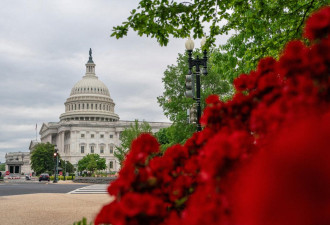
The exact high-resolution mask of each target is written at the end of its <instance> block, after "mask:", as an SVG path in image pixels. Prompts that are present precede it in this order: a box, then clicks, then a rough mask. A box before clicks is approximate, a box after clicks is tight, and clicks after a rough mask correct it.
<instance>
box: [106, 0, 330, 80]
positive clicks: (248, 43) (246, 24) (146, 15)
mask: <svg viewBox="0 0 330 225" xmlns="http://www.w3.org/2000/svg"><path fill="white" fill-rule="evenodd" d="M329 3H330V1H329V0H317V1H316V0H278V1H273V0H254V1H243V0H221V1H219V0H203V1H200V0H191V1H185V2H182V1H167V0H157V1H149V0H140V2H139V5H138V7H137V8H136V9H133V10H132V11H131V13H130V14H131V15H130V16H129V17H128V18H127V21H125V22H123V23H122V25H119V26H116V27H114V28H113V32H112V34H111V36H115V37H116V38H122V37H124V36H126V35H127V33H128V30H129V29H130V28H132V29H133V30H134V31H137V33H138V35H140V36H143V35H146V36H151V37H152V38H156V39H157V41H158V42H159V44H160V45H162V46H163V45H165V46H166V45H167V43H168V42H169V39H170V36H173V37H175V38H186V37H189V36H193V37H194V38H201V37H202V36H203V35H204V33H205V32H206V31H208V30H209V32H208V33H207V34H208V41H207V43H206V45H205V47H206V48H208V47H210V46H211V45H213V44H214V43H215V39H216V37H217V36H219V35H225V34H229V33H230V34H231V38H230V39H229V40H228V41H227V43H226V44H225V45H223V46H221V50H222V51H223V52H222V53H221V54H219V60H221V61H219V64H220V63H221V64H225V65H227V66H228V67H229V68H230V69H229V70H224V71H223V72H225V73H224V74H223V75H224V76H225V77H228V78H229V79H230V80H233V79H234V78H235V77H237V76H238V74H240V73H247V72H249V71H250V70H251V69H254V68H255V66H256V63H257V62H258V60H259V59H260V58H262V57H264V56H273V57H277V56H278V55H279V54H280V51H281V49H282V48H283V45H284V44H285V43H286V42H288V41H289V40H291V39H299V38H300V37H301V32H302V27H303V24H304V21H305V19H306V18H307V17H308V16H309V14H310V13H311V12H312V11H314V10H315V9H318V8H319V7H321V6H323V5H326V4H329ZM233 60H234V61H236V63H234V64H233V65H231V64H232V61H233Z"/></svg>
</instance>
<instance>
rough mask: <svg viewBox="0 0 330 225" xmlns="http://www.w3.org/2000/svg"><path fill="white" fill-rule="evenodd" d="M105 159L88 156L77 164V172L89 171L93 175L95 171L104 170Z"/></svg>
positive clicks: (96, 155) (97, 156)
mask: <svg viewBox="0 0 330 225" xmlns="http://www.w3.org/2000/svg"><path fill="white" fill-rule="evenodd" d="M105 162H106V160H105V158H101V157H100V155H98V154H88V155H86V156H84V158H82V159H81V160H79V162H78V171H80V172H81V171H84V170H87V171H90V172H91V173H93V172H94V171H95V170H104V169H106V168H107V166H106V163H105Z"/></svg>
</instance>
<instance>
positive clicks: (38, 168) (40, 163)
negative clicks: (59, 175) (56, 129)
mask: <svg viewBox="0 0 330 225" xmlns="http://www.w3.org/2000/svg"><path fill="white" fill-rule="evenodd" d="M53 154H54V145H52V144H50V143H49V142H47V143H39V144H37V145H36V146H35V147H34V150H33V151H32V153H31V162H30V164H31V168H32V170H34V171H35V172H36V174H37V175H39V174H41V173H49V174H52V173H53V170H54V166H55V160H54V157H53Z"/></svg>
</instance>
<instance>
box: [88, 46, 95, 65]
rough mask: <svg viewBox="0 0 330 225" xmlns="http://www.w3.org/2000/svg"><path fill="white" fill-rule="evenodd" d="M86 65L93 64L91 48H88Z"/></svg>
mask: <svg viewBox="0 0 330 225" xmlns="http://www.w3.org/2000/svg"><path fill="white" fill-rule="evenodd" d="M87 63H94V62H93V57H92V48H89V60H88V62H87Z"/></svg>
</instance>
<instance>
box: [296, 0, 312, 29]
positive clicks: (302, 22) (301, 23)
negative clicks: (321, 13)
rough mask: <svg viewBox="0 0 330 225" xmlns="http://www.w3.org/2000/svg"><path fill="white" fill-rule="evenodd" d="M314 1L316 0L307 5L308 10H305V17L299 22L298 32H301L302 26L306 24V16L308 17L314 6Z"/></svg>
mask: <svg viewBox="0 0 330 225" xmlns="http://www.w3.org/2000/svg"><path fill="white" fill-rule="evenodd" d="M314 1H315V0H312V1H311V3H310V4H309V6H308V7H307V9H306V11H305V13H304V16H303V19H302V21H301V22H300V24H299V26H298V28H297V30H296V34H297V33H298V32H299V29H300V27H301V26H302V25H303V24H304V22H305V18H306V15H307V13H308V11H309V10H310V9H311V8H312V6H313V3H314Z"/></svg>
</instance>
